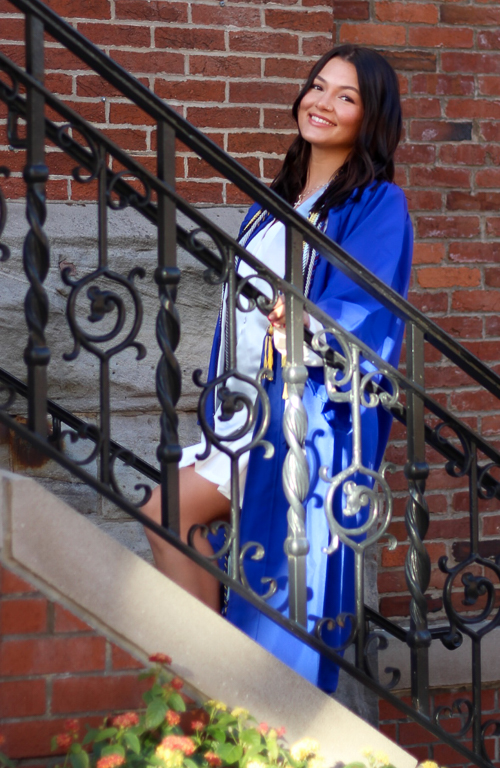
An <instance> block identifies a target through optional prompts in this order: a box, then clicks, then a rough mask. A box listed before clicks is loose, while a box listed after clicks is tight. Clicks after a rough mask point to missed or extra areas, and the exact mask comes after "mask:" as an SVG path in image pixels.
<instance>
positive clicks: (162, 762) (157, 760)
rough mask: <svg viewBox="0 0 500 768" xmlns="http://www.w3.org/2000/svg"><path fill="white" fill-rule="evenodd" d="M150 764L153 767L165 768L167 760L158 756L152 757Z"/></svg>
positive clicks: (149, 758)
mask: <svg viewBox="0 0 500 768" xmlns="http://www.w3.org/2000/svg"><path fill="white" fill-rule="evenodd" d="M148 760H149V762H150V763H151V764H152V765H159V766H160V768H165V765H166V763H165V760H162V759H161V757H156V755H151V757H148Z"/></svg>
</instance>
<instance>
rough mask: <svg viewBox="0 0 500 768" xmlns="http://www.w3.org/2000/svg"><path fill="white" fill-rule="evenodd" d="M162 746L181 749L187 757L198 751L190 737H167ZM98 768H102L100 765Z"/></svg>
mask: <svg viewBox="0 0 500 768" xmlns="http://www.w3.org/2000/svg"><path fill="white" fill-rule="evenodd" d="M161 746H162V747H163V748H164V749H171V750H175V749H179V750H180V751H181V752H183V753H184V754H185V755H188V756H189V755H192V754H193V752H194V751H195V750H196V747H195V744H194V742H193V741H192V740H191V739H190V738H189V736H166V737H165V738H164V739H163V740H162V742H161ZM97 768H101V767H100V766H99V765H98V766H97Z"/></svg>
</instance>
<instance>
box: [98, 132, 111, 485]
mask: <svg viewBox="0 0 500 768" xmlns="http://www.w3.org/2000/svg"><path fill="white" fill-rule="evenodd" d="M98 152H99V161H100V165H99V174H98V177H97V179H98V182H97V183H98V198H97V200H98V203H97V240H98V250H99V269H106V267H107V266H108V208H107V194H106V192H107V186H106V178H107V168H106V160H107V156H106V150H105V149H104V147H99V149H98ZM99 359H100V371H99V397H100V417H99V419H100V421H99V427H100V431H101V450H100V452H99V459H100V461H99V465H100V469H99V474H100V477H101V481H102V482H103V483H106V484H107V485H109V481H110V468H109V449H110V440H111V404H110V396H111V393H110V386H109V357H108V356H107V355H101V356H100V357H99Z"/></svg>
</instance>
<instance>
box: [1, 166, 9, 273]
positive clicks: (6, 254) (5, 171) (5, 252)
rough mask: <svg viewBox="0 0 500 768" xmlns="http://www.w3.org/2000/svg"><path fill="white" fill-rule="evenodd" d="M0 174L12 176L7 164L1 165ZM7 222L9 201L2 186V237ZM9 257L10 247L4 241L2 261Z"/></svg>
mask: <svg viewBox="0 0 500 768" xmlns="http://www.w3.org/2000/svg"><path fill="white" fill-rule="evenodd" d="M0 176H5V178H6V179H8V178H9V176H10V170H9V169H8V168H6V167H5V165H0ZM6 223H7V203H6V200H5V195H4V193H3V192H2V188H1V187H0V238H1V237H2V232H3V231H4V229H5V224H6ZM9 258H10V249H9V248H8V246H6V245H5V244H4V243H2V242H0V261H7V259H9Z"/></svg>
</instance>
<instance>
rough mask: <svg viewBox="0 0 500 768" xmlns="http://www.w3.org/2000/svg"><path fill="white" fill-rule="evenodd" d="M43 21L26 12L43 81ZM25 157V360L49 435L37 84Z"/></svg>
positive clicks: (36, 70) (34, 69) (31, 409)
mask: <svg viewBox="0 0 500 768" xmlns="http://www.w3.org/2000/svg"><path fill="white" fill-rule="evenodd" d="M43 34H44V30H43V23H42V22H41V21H39V19H37V18H35V17H34V16H31V15H29V14H27V15H26V71H27V72H28V74H30V75H31V76H32V77H34V78H35V79H36V80H38V81H39V82H40V83H43V80H44V66H43V58H44V57H43ZM26 102H27V108H26V122H27V145H26V147H27V157H26V166H25V168H24V172H23V176H24V181H25V182H26V217H27V219H28V223H29V230H28V234H27V235H26V238H25V241H24V246H23V266H24V271H25V272H26V276H27V278H28V280H29V283H30V287H29V289H28V292H27V294H26V298H25V301H24V311H25V315H26V323H27V326H28V344H27V346H26V349H25V351H24V361H25V363H26V365H27V367H28V427H29V429H30V430H32V431H33V432H36V433H38V434H39V435H41V436H42V437H46V436H47V365H48V363H49V360H50V351H49V349H48V347H47V343H46V340H45V326H46V325H47V320H48V314H49V300H48V295H47V292H46V290H45V288H44V287H43V282H44V280H45V278H46V277H47V273H48V271H49V266H50V254H49V245H48V241H47V237H46V235H45V232H44V231H43V225H44V224H45V218H46V215H47V208H46V199H45V183H46V181H47V178H48V169H47V166H46V165H45V123H44V117H45V115H44V97H43V95H42V94H40V93H39V92H38V91H37V90H36V89H35V88H33V87H30V86H28V88H27V97H26Z"/></svg>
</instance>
